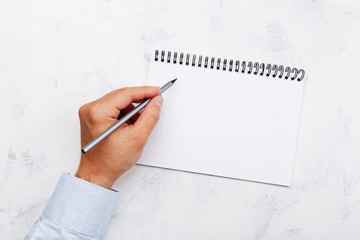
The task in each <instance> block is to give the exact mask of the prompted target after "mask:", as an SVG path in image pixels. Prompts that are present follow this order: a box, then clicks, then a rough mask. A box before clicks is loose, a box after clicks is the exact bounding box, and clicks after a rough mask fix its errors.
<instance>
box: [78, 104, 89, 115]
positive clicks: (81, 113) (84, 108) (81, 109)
mask: <svg viewBox="0 0 360 240" xmlns="http://www.w3.org/2000/svg"><path fill="white" fill-rule="evenodd" d="M86 106H87V104H84V105H82V106H81V107H80V108H79V111H78V114H79V116H80V117H82V116H83V115H84V113H85V110H86Z"/></svg>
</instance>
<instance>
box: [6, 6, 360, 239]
mask: <svg viewBox="0 0 360 240" xmlns="http://www.w3.org/2000/svg"><path fill="white" fill-rule="evenodd" d="M359 43H360V2H359V1H357V0H345V1H334V0H330V1H323V0H313V1H308V0H303V1H296V0H294V1H280V0H275V1H265V0H261V1H251V0H245V1H235V0H227V1H225V0H210V1H209V0H208V1H205V0H201V1H190V0H185V1H169V0H167V1H165V0H152V1H150V0H134V1H130V0H121V1H116V0H107V1H105V0H75V1H74V0H63V1H60V0H58V1H51V0H46V1H45V0H31V1H25V0H2V1H0V109H1V114H0V133H1V137H0V159H1V161H0V239H21V238H22V237H23V236H24V235H25V234H26V233H27V232H28V231H29V229H30V227H31V225H32V224H33V223H34V221H35V220H36V219H37V218H38V217H39V215H40V214H41V212H42V210H43V208H44V206H45V204H46V202H47V200H48V199H49V197H50V195H51V193H52V191H53V189H54V187H55V185H56V183H57V181H58V179H59V177H60V175H61V173H62V172H70V173H74V172H75V171H76V168H77V165H78V162H79V157H80V146H79V140H80V137H79V121H78V116H77V110H78V108H79V107H80V106H81V105H82V104H83V103H86V102H88V101H91V100H94V99H96V98H98V97H100V96H102V95H104V94H105V93H107V92H109V91H111V90H113V89H116V88H121V87H124V86H133V85H142V84H144V83H145V82H146V76H147V71H148V64H149V57H150V55H149V50H148V49H151V48H154V47H164V48H171V49H186V50H188V51H190V52H196V51H198V52H207V50H208V49H209V47H210V48H211V51H215V52H217V53H219V54H223V55H225V56H226V55H230V56H238V57H240V58H242V57H244V56H245V57H244V58H245V59H251V57H254V58H255V59H257V58H258V57H263V58H264V59H266V60H270V62H280V63H281V62H288V61H290V62H293V63H294V64H295V65H296V66H298V65H299V66H301V67H302V68H304V69H305V70H306V72H307V75H306V79H305V81H306V84H305V92H304V101H303V106H302V117H301V124H300V130H299V138H298V147H297V154H296V160H295V166H294V175H293V176H294V177H293V184H292V186H291V187H290V188H286V187H279V186H273V185H267V184H259V183H253V182H246V181H238V180H231V179H223V178H217V177H209V176H203V175H197V174H190V173H183V172H176V171H169V170H162V169H156V168H147V167H140V166H135V167H134V168H133V169H131V170H130V171H129V172H128V173H127V174H125V175H124V176H122V177H121V178H120V179H119V180H118V182H117V183H116V184H115V186H114V188H115V189H117V190H119V192H120V194H121V196H120V200H119V202H118V205H117V209H116V211H115V213H114V216H113V219H112V221H111V224H110V227H109V229H108V231H107V233H106V235H105V237H104V239H198V240H199V239H252V240H260V239H264V240H265V239H327V240H332V239H360V228H359V224H360V183H359V180H360V111H359V110H360V95H359V92H360V82H359V69H358V64H359V59H360V44H359ZM165 100H166V99H165ZM224 101H225V100H224ZM165 104H166V101H165ZM189 157H191V154H189Z"/></svg>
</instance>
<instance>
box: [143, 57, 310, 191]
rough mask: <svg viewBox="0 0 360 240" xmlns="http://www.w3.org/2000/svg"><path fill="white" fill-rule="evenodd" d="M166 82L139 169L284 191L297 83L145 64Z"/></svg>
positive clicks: (152, 76)
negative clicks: (217, 178)
mask: <svg viewBox="0 0 360 240" xmlns="http://www.w3.org/2000/svg"><path fill="white" fill-rule="evenodd" d="M174 78H177V79H178V80H177V81H176V83H175V85H174V86H172V87H171V88H170V89H169V90H167V91H166V92H165V93H164V94H163V96H164V104H163V108H162V111H161V118H160V121H159V122H158V124H157V126H156V127H155V129H154V131H153V133H152V135H151V136H150V138H149V141H148V143H147V146H146V147H145V149H144V153H143V156H142V158H141V159H140V161H139V162H138V163H139V164H141V165H148V166H155V167H162V168H168V169H175V170H181V171H189V172H195V173H202V174H209V175H216V176H221V177H229V178H236V179H244V180H250V181H257V182H264V183H271V184H278V185H285V186H290V185H291V178H292V170H293V164H294V157H295V148H296V141H297V133H298V125H299V118H300V109H301V101H302V92H303V85H304V84H303V82H304V81H297V80H290V78H289V79H288V80H285V79H284V77H283V78H282V79H280V78H278V77H275V78H273V77H271V76H269V77H266V76H265V74H264V76H259V75H254V74H248V73H246V72H245V73H241V72H240V71H239V72H234V71H233V72H229V71H223V70H216V69H209V68H199V67H197V66H195V67H193V66H186V65H179V64H173V63H166V62H160V61H154V60H152V62H151V64H150V70H149V76H148V82H147V83H148V85H155V86H162V85H164V84H165V83H166V82H168V81H170V80H172V79H174Z"/></svg>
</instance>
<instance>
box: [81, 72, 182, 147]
mask: <svg viewBox="0 0 360 240" xmlns="http://www.w3.org/2000/svg"><path fill="white" fill-rule="evenodd" d="M176 80H177V78H176V79H174V80H172V81H170V82H168V83H166V84H165V85H164V86H162V87H161V91H160V93H159V95H161V94H163V93H164V92H165V91H166V90H168V89H169V88H170V87H171V86H172V85H173V84H174V83H175V81H176ZM151 99H152V98H147V99H145V100H144V101H143V102H142V103H140V104H139V105H137V106H136V107H135V108H134V109H133V110H131V111H130V112H129V113H128V114H126V115H125V116H124V117H122V118H121V119H119V121H117V122H116V123H114V124H113V125H112V126H111V127H109V128H108V129H107V130H105V132H103V133H102V134H100V135H99V136H98V137H97V138H95V139H94V140H92V141H91V142H90V143H88V144H87V145H86V146H85V147H83V148H82V149H81V152H82V153H84V154H85V153H87V152H88V151H89V150H90V149H92V148H93V147H95V146H96V144H98V143H99V142H101V141H102V140H103V139H104V138H106V137H107V136H109V135H110V134H111V133H112V132H113V131H115V130H116V129H117V128H119V127H120V126H121V125H123V124H124V123H126V122H127V121H128V120H129V119H130V118H131V117H133V116H134V115H135V114H136V113H138V112H140V111H141V110H142V109H144V107H145V106H146V105H147V104H148V103H149V102H150V100H151Z"/></svg>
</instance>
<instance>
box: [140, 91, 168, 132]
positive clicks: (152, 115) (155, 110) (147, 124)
mask: <svg viewBox="0 0 360 240" xmlns="http://www.w3.org/2000/svg"><path fill="white" fill-rule="evenodd" d="M163 101H164V99H163V97H162V96H161V95H159V96H156V97H154V98H153V99H151V101H150V102H149V104H148V105H146V107H145V109H144V111H143V112H142V113H141V115H140V117H139V118H138V119H137V120H136V122H135V124H134V125H135V127H136V128H137V129H138V130H139V131H142V132H143V133H144V134H146V135H147V137H148V136H149V135H150V133H151V132H152V130H153V129H154V127H155V125H156V123H157V122H158V121H159V118H160V111H161V107H162V104H163Z"/></svg>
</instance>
